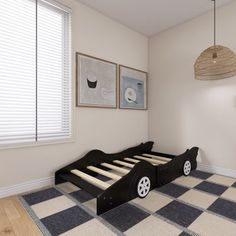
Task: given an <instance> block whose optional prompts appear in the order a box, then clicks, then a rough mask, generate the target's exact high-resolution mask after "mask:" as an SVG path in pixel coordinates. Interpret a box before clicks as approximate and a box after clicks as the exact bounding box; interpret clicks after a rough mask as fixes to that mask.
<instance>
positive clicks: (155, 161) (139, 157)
mask: <svg viewBox="0 0 236 236" xmlns="http://www.w3.org/2000/svg"><path fill="white" fill-rule="evenodd" d="M134 157H135V158H137V159H140V160H144V161H148V162H150V163H154V164H156V165H160V164H165V163H166V162H165V161H158V160H155V159H152V158H148V157H142V156H134Z"/></svg>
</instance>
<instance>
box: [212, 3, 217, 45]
mask: <svg viewBox="0 0 236 236" xmlns="http://www.w3.org/2000/svg"><path fill="white" fill-rule="evenodd" d="M212 1H213V2H214V47H215V46H216V0H212Z"/></svg>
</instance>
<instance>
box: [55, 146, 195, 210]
mask: <svg viewBox="0 0 236 236" xmlns="http://www.w3.org/2000/svg"><path fill="white" fill-rule="evenodd" d="M152 146H153V142H148V143H145V144H141V145H139V146H137V147H134V148H130V149H127V150H125V151H123V152H120V153H116V154H105V153H104V152H102V151H99V150H93V151H91V152H89V153H88V154H87V155H85V156H84V157H83V158H81V159H79V160H78V161H76V162H74V163H72V164H70V165H68V166H66V167H64V168H62V169H60V170H58V171H57V172H56V174H55V183H56V184H59V183H63V182H65V181H70V182H72V183H73V184H75V185H77V186H78V187H80V188H82V189H84V190H86V191H88V192H89V193H91V194H92V195H94V196H95V197H96V198H97V214H102V213H104V212H106V211H108V210H110V209H112V208H114V207H116V206H118V205H120V204H122V203H125V202H127V201H129V200H132V199H133V198H135V197H137V196H140V195H139V193H138V189H139V183H142V182H140V181H145V180H146V179H144V180H142V178H148V179H149V181H150V185H149V186H150V190H151V189H153V188H155V187H159V186H162V185H163V184H165V183H168V182H171V181H172V180H173V179H175V178H177V177H179V176H180V175H181V171H179V170H181V168H182V167H183V163H185V162H186V161H187V160H189V161H190V166H191V168H192V169H195V168H196V156H197V151H198V148H196V147H194V148H192V149H191V150H187V151H186V152H185V153H183V154H181V155H178V156H174V155H170V154H162V153H155V152H151V149H152ZM170 162H171V163H172V164H171V165H168V163H170ZM167 165H168V166H167ZM175 169H176V171H175ZM114 172H115V173H114ZM98 174H99V175H102V176H105V177H108V178H110V179H111V181H109V183H108V182H105V181H102V180H100V179H98V178H96V176H97V175H98ZM157 176H158V177H157ZM137 186H138V187H137ZM145 186H146V185H145Z"/></svg>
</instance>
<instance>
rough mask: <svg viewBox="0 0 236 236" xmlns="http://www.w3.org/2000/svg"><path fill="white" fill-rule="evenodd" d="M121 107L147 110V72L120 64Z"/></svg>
mask: <svg viewBox="0 0 236 236" xmlns="http://www.w3.org/2000/svg"><path fill="white" fill-rule="evenodd" d="M119 75H120V80H119V82H120V86H119V87H120V108H121V109H135V110H147V72H144V71H141V70H137V69H133V68H130V67H126V66H121V65H120V66H119Z"/></svg>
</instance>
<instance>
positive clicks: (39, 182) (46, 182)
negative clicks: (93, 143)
mask: <svg viewBox="0 0 236 236" xmlns="http://www.w3.org/2000/svg"><path fill="white" fill-rule="evenodd" d="M197 169H198V170H202V171H206V172H210V173H213V174H218V175H224V176H229V177H232V178H236V170H231V169H225V168H222V167H218V166H209V165H204V164H202V163H198V167H197ZM53 183H54V177H53V176H51V177H46V178H42V179H36V180H32V181H27V182H24V183H20V184H17V185H13V186H9V187H4V188H0V198H3V197H8V196H12V195H17V194H21V193H24V192H30V191H32V190H35V189H39V188H43V187H46V186H50V185H53Z"/></svg>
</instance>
